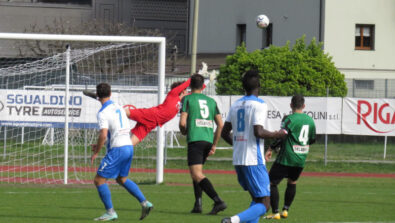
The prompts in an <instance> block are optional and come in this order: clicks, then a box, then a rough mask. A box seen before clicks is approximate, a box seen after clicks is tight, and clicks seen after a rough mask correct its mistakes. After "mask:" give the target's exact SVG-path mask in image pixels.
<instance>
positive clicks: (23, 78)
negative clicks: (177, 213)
mask: <svg viewBox="0 0 395 223" xmlns="http://www.w3.org/2000/svg"><path fill="white" fill-rule="evenodd" d="M164 51H165V39H164V38H162V37H120V36H117V37H116V36H79V35H46V34H11V33H0V92H1V93H0V152H1V153H0V183H2V182H7V183H40V184H42V183H45V184H56V183H65V184H69V183H92V179H93V178H94V176H95V174H96V170H97V167H98V166H99V163H100V160H101V158H102V157H104V155H105V153H106V149H105V148H103V149H102V151H101V152H100V156H99V157H98V159H96V160H95V162H94V163H93V164H91V160H90V157H91V144H94V143H96V141H97V133H98V125H97V119H96V114H97V112H98V111H99V109H100V107H101V104H100V103H99V102H98V101H97V100H95V99H92V98H89V97H86V96H84V95H83V94H82V91H83V90H85V89H91V90H95V87H96V85H97V84H98V83H101V82H106V83H109V84H110V85H111V86H112V100H114V101H115V102H117V103H119V104H120V105H130V104H131V105H134V106H135V107H137V108H139V107H151V106H155V105H157V104H158V102H160V101H162V100H163V98H164V94H163V92H164V61H165V59H164V57H165V52H164ZM66 114H67V115H66ZM131 123H132V126H134V125H135V122H133V121H131ZM163 146H164V131H163V130H162V129H159V128H158V129H157V130H155V131H153V132H152V133H150V134H149V135H148V136H147V137H146V138H145V140H143V142H142V143H140V144H138V145H137V146H136V147H135V148H134V157H133V161H132V167H131V174H129V177H130V178H131V179H133V180H134V181H136V182H147V183H153V182H156V183H161V182H162V181H163Z"/></svg>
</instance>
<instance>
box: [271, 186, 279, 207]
mask: <svg viewBox="0 0 395 223" xmlns="http://www.w3.org/2000/svg"><path fill="white" fill-rule="evenodd" d="M279 199H280V195H279V194H278V188H277V185H270V206H272V212H273V213H278V200H279Z"/></svg>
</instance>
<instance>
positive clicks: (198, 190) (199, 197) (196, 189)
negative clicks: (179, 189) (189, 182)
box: [193, 181, 202, 203]
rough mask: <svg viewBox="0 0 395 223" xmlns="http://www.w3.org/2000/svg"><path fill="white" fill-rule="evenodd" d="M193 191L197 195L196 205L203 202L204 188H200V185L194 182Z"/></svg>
mask: <svg viewBox="0 0 395 223" xmlns="http://www.w3.org/2000/svg"><path fill="white" fill-rule="evenodd" d="M193 191H194V193H195V203H197V202H200V203H201V200H202V188H201V187H200V186H199V183H197V182H195V181H193Z"/></svg>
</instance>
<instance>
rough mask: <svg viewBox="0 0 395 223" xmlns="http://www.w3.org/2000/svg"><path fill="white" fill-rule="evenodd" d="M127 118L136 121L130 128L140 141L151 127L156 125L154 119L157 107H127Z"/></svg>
mask: <svg viewBox="0 0 395 223" xmlns="http://www.w3.org/2000/svg"><path fill="white" fill-rule="evenodd" d="M129 111H130V116H129V118H130V119H132V120H134V121H136V122H137V124H136V126H135V127H134V128H133V129H132V133H133V134H134V135H135V136H137V138H139V139H140V141H142V140H143V139H144V138H145V137H146V136H147V135H148V133H150V132H151V131H152V129H154V128H156V126H158V123H157V121H156V117H157V114H156V113H157V112H156V111H157V109H155V108H139V109H133V108H131V109H129Z"/></svg>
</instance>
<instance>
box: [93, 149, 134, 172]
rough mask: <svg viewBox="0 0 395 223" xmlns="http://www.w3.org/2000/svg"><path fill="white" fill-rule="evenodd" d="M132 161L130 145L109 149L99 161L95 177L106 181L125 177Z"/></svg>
mask: <svg viewBox="0 0 395 223" xmlns="http://www.w3.org/2000/svg"><path fill="white" fill-rule="evenodd" d="M132 159H133V146H132V145H128V146H122V147H114V148H111V149H109V150H108V152H107V154H106V156H105V157H104V158H103V160H102V161H101V163H100V166H99V169H98V170H97V175H99V176H101V177H104V178H107V179H110V178H114V179H115V178H117V177H127V176H128V174H129V169H130V165H131V164H132Z"/></svg>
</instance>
